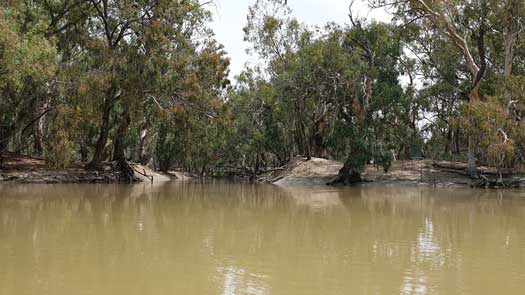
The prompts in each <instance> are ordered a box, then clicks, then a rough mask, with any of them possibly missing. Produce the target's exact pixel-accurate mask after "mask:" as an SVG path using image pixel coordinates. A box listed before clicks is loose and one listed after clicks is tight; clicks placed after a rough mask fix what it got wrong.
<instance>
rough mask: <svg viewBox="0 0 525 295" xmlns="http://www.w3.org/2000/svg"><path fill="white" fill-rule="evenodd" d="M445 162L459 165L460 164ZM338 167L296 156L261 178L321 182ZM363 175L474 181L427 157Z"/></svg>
mask: <svg viewBox="0 0 525 295" xmlns="http://www.w3.org/2000/svg"><path fill="white" fill-rule="evenodd" d="M448 163H451V166H457V167H460V168H461V167H462V165H461V163H455V162H448ZM342 166H343V164H342V163H340V162H336V161H332V160H326V159H320V158H312V159H311V160H309V161H308V160H306V159H304V158H297V159H294V160H293V161H292V162H291V164H289V165H287V166H285V167H283V168H282V169H280V170H277V171H273V172H272V173H270V174H268V175H265V176H264V177H263V178H262V180H264V181H265V182H269V183H273V184H275V185H278V186H284V187H286V186H317V185H325V184H326V183H327V182H329V181H331V180H333V179H334V178H335V177H336V175H337V173H338V172H339V169H341V167H342ZM441 166H442V165H441ZM485 170H486V169H485ZM363 177H364V178H365V179H366V180H367V181H370V183H367V184H365V185H421V186H434V187H471V186H475V185H476V184H477V183H478V180H473V179H471V178H470V177H468V176H467V175H466V174H465V173H464V171H462V169H450V168H448V169H444V168H442V167H440V165H436V163H434V162H433V161H431V160H418V161H415V160H414V161H396V162H394V163H393V165H392V168H391V169H390V170H389V171H388V172H387V173H385V172H384V171H383V169H382V168H379V167H375V166H373V165H369V166H367V168H366V170H365V172H364V173H363Z"/></svg>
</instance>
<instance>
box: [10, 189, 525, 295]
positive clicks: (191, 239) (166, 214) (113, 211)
mask: <svg viewBox="0 0 525 295" xmlns="http://www.w3.org/2000/svg"><path fill="white" fill-rule="evenodd" d="M524 225H525V198H523V195H522V192H504V193H501V192H491V191H472V190H431V189H424V188H395V187H382V188H378V187H362V188H340V189H335V188H324V187H322V188H318V189H315V188H309V189H281V188H277V187H273V186H268V185H242V184H232V183H226V182H212V183H204V184H202V183H176V182H175V183H165V184H159V185H153V186H152V185H134V186H128V185H40V186H32V185H24V186H0V261H1V262H2V268H1V269H0V294H73V293H74V294H174V293H175V294H179V293H180V294H348V293H352V294H492V293H499V291H501V290H505V294H522V290H521V286H523V284H524V283H525V251H524V250H525V237H524V231H523V227H524Z"/></svg>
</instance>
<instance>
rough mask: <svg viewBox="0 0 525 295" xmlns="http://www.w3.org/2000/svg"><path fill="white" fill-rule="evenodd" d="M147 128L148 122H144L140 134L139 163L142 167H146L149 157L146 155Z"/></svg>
mask: <svg viewBox="0 0 525 295" xmlns="http://www.w3.org/2000/svg"><path fill="white" fill-rule="evenodd" d="M149 126H150V122H149V120H146V122H145V123H144V125H143V126H142V130H141V132H140V147H139V162H140V163H141V164H142V165H146V164H147V163H148V161H149V156H148V153H147V152H148V140H149Z"/></svg>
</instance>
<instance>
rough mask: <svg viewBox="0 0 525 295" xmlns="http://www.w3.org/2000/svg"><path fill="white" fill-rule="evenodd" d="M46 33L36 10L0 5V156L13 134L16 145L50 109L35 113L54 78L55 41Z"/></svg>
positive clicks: (12, 4) (51, 107) (19, 5)
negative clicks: (16, 141) (17, 136)
mask: <svg viewBox="0 0 525 295" xmlns="http://www.w3.org/2000/svg"><path fill="white" fill-rule="evenodd" d="M47 29H48V25H47V23H46V18H45V15H43V14H42V13H41V11H39V10H38V9H34V8H32V7H25V5H24V4H23V3H21V2H16V1H14V2H11V1H8V2H4V3H3V4H0V154H1V153H2V152H4V150H5V149H6V148H7V147H8V145H9V143H10V142H11V141H12V139H13V137H15V134H19V135H20V136H19V141H20V140H21V137H22V134H25V132H26V131H27V130H28V128H29V127H30V126H31V125H33V124H34V123H35V122H36V121H38V119H39V118H41V117H42V116H44V115H45V114H46V113H48V112H49V111H51V110H52V109H53V106H52V105H49V106H48V107H46V108H43V109H39V106H40V105H41V104H42V102H43V101H46V100H47V99H48V98H49V94H50V90H51V83H52V80H53V78H54V76H55V74H56V73H55V70H56V54H57V52H56V49H55V40H54V39H50V38H47V36H46V31H47ZM19 144H20V142H19ZM18 148H20V145H18Z"/></svg>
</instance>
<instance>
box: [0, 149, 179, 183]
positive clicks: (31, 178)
mask: <svg viewBox="0 0 525 295" xmlns="http://www.w3.org/2000/svg"><path fill="white" fill-rule="evenodd" d="M131 166H132V168H133V169H134V170H135V175H136V177H137V180H138V181H139V182H146V183H147V182H150V183H154V182H165V181H170V180H172V179H177V175H176V174H164V173H159V172H157V171H153V170H152V169H150V168H148V167H146V166H143V165H138V164H131ZM0 182H13V183H119V182H123V183H126V182H129V181H128V180H125V179H122V178H121V173H120V172H119V171H118V170H117V169H116V168H115V167H114V166H113V164H112V163H103V165H102V169H101V170H100V171H94V170H86V169H84V168H83V167H82V165H80V164H77V165H72V167H69V168H66V169H60V170H53V169H50V168H48V167H47V165H46V163H45V160H44V159H41V158H34V157H27V156H21V155H15V154H5V155H3V163H2V167H1V168H0Z"/></svg>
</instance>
